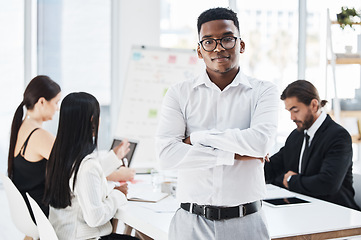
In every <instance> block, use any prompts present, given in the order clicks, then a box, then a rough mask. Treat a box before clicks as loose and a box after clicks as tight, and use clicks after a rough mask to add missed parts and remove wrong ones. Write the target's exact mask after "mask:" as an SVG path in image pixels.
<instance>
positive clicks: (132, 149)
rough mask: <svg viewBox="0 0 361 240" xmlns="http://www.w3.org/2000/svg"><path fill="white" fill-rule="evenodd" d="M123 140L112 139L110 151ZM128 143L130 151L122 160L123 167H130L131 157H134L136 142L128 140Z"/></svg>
mask: <svg viewBox="0 0 361 240" xmlns="http://www.w3.org/2000/svg"><path fill="white" fill-rule="evenodd" d="M122 141H123V140H122V139H120V138H119V139H117V138H115V139H113V143H112V146H111V148H110V149H113V148H114V147H116V146H118V145H119V144H120V143H121V142H122ZM128 142H129V144H130V145H129V148H130V151H129V152H128V153H127V155H125V157H124V158H123V163H124V165H126V166H127V167H129V166H130V164H131V162H132V159H133V156H134V152H135V149H136V147H137V144H138V142H137V141H135V140H129V139H128Z"/></svg>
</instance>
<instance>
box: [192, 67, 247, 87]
mask: <svg viewBox="0 0 361 240" xmlns="http://www.w3.org/2000/svg"><path fill="white" fill-rule="evenodd" d="M202 84H204V85H206V86H207V87H210V88H214V87H216V88H217V89H219V88H218V87H217V86H216V85H215V84H214V83H213V82H212V81H211V79H210V78H209V76H208V74H207V72H206V71H204V73H203V74H201V75H200V76H199V77H198V78H197V80H196V81H195V82H194V84H193V88H196V87H198V86H200V85H202ZM239 84H242V85H245V86H247V87H249V88H253V87H252V85H251V83H250V82H249V80H248V77H247V76H246V75H244V74H243V73H242V72H241V70H240V71H239V72H238V73H237V75H236V76H235V78H234V79H233V81H232V82H231V84H229V85H228V86H227V87H226V88H225V89H224V90H226V89H228V88H229V87H233V86H237V85H239Z"/></svg>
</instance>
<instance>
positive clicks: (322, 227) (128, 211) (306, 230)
mask: <svg viewBox="0 0 361 240" xmlns="http://www.w3.org/2000/svg"><path fill="white" fill-rule="evenodd" d="M136 179H141V180H142V181H149V179H150V176H149V175H148V176H144V175H140V176H138V175H137V176H136ZM132 187H137V184H134V185H130V189H131V188H132ZM149 187H150V188H151V185H149ZM291 195H292V196H298V197H300V198H303V199H305V200H308V201H310V202H311V203H309V204H304V205H298V206H296V205H294V206H284V207H271V206H268V205H266V204H264V205H263V210H264V212H265V214H266V217H267V222H268V227H269V232H270V235H271V238H272V239H311V238H305V236H308V237H310V236H311V235H312V236H314V237H318V238H317V239H325V238H336V237H343V236H350V235H361V212H359V211H356V210H352V209H349V208H345V207H342V206H339V205H336V204H332V203H328V202H325V201H322V200H318V199H315V198H312V197H308V196H304V195H301V194H296V193H292V192H289V191H287V190H285V189H282V188H279V187H276V186H273V185H267V196H268V197H269V198H274V197H287V196H291ZM178 207H179V204H178V203H177V201H176V200H175V198H174V197H172V196H169V197H167V198H165V199H163V200H161V201H159V202H158V203H144V202H133V201H129V202H128V204H127V205H126V206H124V207H122V208H121V209H119V210H118V212H117V214H116V216H115V217H116V218H118V219H120V220H121V221H122V222H124V223H126V224H127V225H129V226H130V227H132V228H134V229H137V230H139V231H141V232H143V233H144V234H146V235H148V236H150V237H151V238H154V239H157V240H158V239H159V240H163V239H164V240H166V239H168V236H167V235H168V229H169V225H170V222H171V219H172V217H173V215H174V212H175V211H176V210H177V209H178ZM162 211H164V212H162ZM312 239H313V238H312ZM315 239H316V238H315Z"/></svg>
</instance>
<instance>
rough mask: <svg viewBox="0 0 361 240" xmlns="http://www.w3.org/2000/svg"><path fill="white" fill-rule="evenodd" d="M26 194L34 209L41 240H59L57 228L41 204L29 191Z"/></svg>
mask: <svg viewBox="0 0 361 240" xmlns="http://www.w3.org/2000/svg"><path fill="white" fill-rule="evenodd" d="M26 196H27V197H28V199H29V202H30V205H31V209H32V210H33V213H34V217H35V220H36V224H37V225H38V230H39V235H40V240H42V239H45V240H58V237H57V236H56V233H55V230H54V228H53V226H52V225H51V223H50V222H49V220H48V218H47V217H46V216H45V214H44V213H43V211H42V210H41V208H40V207H39V205H38V204H37V203H36V202H35V200H34V199H33V198H32V197H30V195H29V193H26Z"/></svg>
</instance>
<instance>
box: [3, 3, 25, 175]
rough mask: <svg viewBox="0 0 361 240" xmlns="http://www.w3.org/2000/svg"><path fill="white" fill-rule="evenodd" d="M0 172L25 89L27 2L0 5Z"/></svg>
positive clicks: (4, 163)
mask: <svg viewBox="0 0 361 240" xmlns="http://www.w3.org/2000/svg"><path fill="white" fill-rule="evenodd" d="M0 32H1V33H2V34H1V38H0V46H2V47H0V56H1V57H0V79H1V80H0V83H1V87H0V109H1V111H0V132H1V133H2V134H1V135H0V159H1V161H0V172H2V173H5V172H6V170H7V156H8V151H9V140H10V127H11V122H12V119H13V116H14V113H15V110H16V108H17V107H18V106H19V104H20V102H21V101H22V98H23V97H22V93H23V89H24V67H23V66H24V64H23V63H24V1H2V2H1V4H0Z"/></svg>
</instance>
